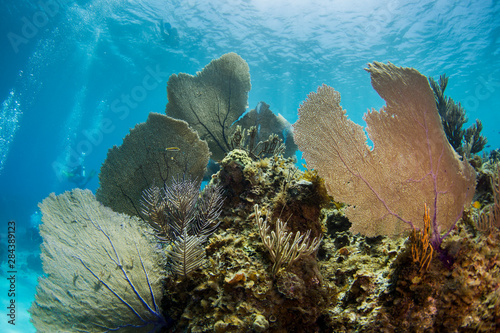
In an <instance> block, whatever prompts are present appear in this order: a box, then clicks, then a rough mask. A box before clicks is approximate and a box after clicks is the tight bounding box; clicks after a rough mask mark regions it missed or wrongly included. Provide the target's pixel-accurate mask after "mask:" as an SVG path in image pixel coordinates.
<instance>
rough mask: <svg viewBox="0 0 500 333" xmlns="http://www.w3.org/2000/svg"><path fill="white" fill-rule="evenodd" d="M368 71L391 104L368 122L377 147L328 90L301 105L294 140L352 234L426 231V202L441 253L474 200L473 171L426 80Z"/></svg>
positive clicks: (376, 66)
mask: <svg viewBox="0 0 500 333" xmlns="http://www.w3.org/2000/svg"><path fill="white" fill-rule="evenodd" d="M367 71H368V72H369V73H370V74H371V81H372V86H373V87H374V89H375V90H376V91H377V92H378V93H379V95H380V96H381V97H382V98H383V99H384V100H385V101H386V103H387V105H386V106H385V107H384V108H382V110H380V111H376V110H373V109H372V110H371V111H370V112H368V113H367V114H365V116H364V119H365V121H366V124H367V127H366V132H367V133H368V136H369V138H370V139H371V141H372V142H373V148H370V147H369V146H368V145H367V143H366V141H367V138H366V135H365V133H364V131H363V128H362V127H361V126H360V125H358V124H356V123H354V122H352V121H351V120H349V119H348V118H347V116H346V112H345V110H343V109H342V107H341V106H340V94H339V93H338V92H337V91H335V90H334V89H333V88H331V87H328V86H326V85H323V86H321V87H319V88H318V91H317V93H311V94H309V96H308V99H307V100H306V101H305V102H304V103H303V104H302V105H301V107H300V109H299V120H298V121H297V122H296V123H295V124H294V139H295V142H296V143H297V144H298V146H299V149H300V150H302V151H303V152H304V158H305V159H306V161H307V164H308V167H310V168H314V169H316V170H317V171H318V173H319V174H320V175H321V176H322V177H323V178H324V179H325V184H326V187H327V190H328V193H329V194H330V195H332V196H333V197H334V198H335V200H336V201H340V202H345V203H347V204H348V207H347V208H346V216H347V217H348V218H349V220H350V221H351V222H352V227H351V231H352V232H354V233H361V234H364V235H366V236H375V235H395V234H399V233H401V232H402V231H404V230H405V229H409V228H418V229H422V228H423V227H424V225H423V219H422V216H423V212H424V204H427V205H428V206H429V207H430V209H431V213H430V214H431V217H432V239H431V243H432V245H433V247H434V248H435V249H439V245H440V244H441V242H442V239H443V238H444V237H446V235H447V234H448V233H449V232H450V230H451V229H452V228H453V226H454V225H455V223H456V222H457V221H458V220H459V219H460V217H461V216H462V211H463V207H464V205H466V204H468V203H470V202H471V200H472V196H473V194H474V189H475V173H474V170H473V168H472V167H471V166H470V164H469V163H468V162H467V161H463V160H461V159H460V157H459V156H458V155H457V154H456V153H455V151H454V150H453V148H452V147H451V145H450V144H449V143H448V141H447V139H446V136H445V133H444V131H443V127H442V124H441V120H440V117H439V114H438V111H437V109H436V104H435V101H434V95H433V93H432V90H431V88H430V86H429V83H428V81H427V78H426V77H425V76H423V75H422V74H420V73H419V72H418V71H417V70H415V69H412V68H402V67H396V66H394V65H393V64H391V63H389V64H383V63H379V62H374V63H373V64H369V65H368V69H367ZM401 222H403V223H401ZM442 231H445V234H444V235H441V232H442Z"/></svg>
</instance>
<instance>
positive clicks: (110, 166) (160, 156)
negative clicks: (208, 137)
mask: <svg viewBox="0 0 500 333" xmlns="http://www.w3.org/2000/svg"><path fill="white" fill-rule="evenodd" d="M209 157H210V152H209V151H208V146H207V143H206V142H205V141H203V140H201V139H200V138H199V136H198V134H197V133H196V132H195V131H193V130H192V129H191V128H190V127H189V126H188V124H187V123H186V122H185V121H182V120H178V119H174V118H171V117H168V116H165V115H162V114H159V113H150V114H149V116H148V119H147V121H146V122H145V123H141V124H138V125H136V126H135V128H133V129H131V130H130V133H129V134H128V135H127V136H126V137H125V138H124V139H123V143H122V145H121V146H119V147H117V146H114V147H113V148H111V149H110V150H109V151H108V155H107V157H106V160H105V161H104V163H103V165H102V167H101V172H100V173H99V183H100V187H99V188H98V189H97V192H96V198H97V200H99V201H100V202H102V203H103V204H104V205H106V206H108V207H110V208H112V209H113V210H114V211H116V212H120V213H126V214H128V215H135V216H139V217H142V218H145V217H143V216H141V205H140V200H141V196H142V191H143V190H145V189H146V188H148V187H149V186H151V185H152V184H153V183H156V184H159V185H161V186H163V185H164V184H166V183H169V182H171V181H172V178H173V177H177V175H179V174H184V175H186V176H189V177H191V178H193V179H201V178H202V177H203V174H204V172H205V169H206V166H207V163H208V160H209Z"/></svg>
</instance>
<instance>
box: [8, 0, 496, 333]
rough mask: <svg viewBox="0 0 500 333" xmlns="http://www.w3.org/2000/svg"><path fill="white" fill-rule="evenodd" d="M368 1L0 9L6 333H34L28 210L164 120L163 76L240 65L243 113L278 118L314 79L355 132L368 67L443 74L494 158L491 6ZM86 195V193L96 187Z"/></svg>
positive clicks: (32, 4) (371, 99)
mask: <svg viewBox="0 0 500 333" xmlns="http://www.w3.org/2000/svg"><path fill="white" fill-rule="evenodd" d="M374 3H376V1H368V0H366V1H361V0H354V1H347V0H343V1H333V0H331V1H328V0H322V1H320V0H317V1H305V0H304V1H299V0H295V1H293V0H273V1H270V0H227V1H206V0H187V1H186V0H174V1H166V0H142V1H139V0H129V1H122V0H117V1H109V0H106V1H105V0H79V1H74V0H58V1H56V0H41V1H26V0H16V1H14V0H10V1H7V0H1V7H0V11H1V16H0V17H1V20H0V36H1V38H0V43H1V44H0V50H1V51H0V67H1V74H2V75H1V77H0V103H1V104H0V221H1V222H2V224H1V225H2V226H3V227H2V229H0V233H1V235H2V244H5V242H4V240H5V234H6V232H7V226H6V224H7V221H9V220H15V221H16V223H17V227H18V230H17V233H18V244H17V245H18V251H19V257H22V258H20V259H19V260H20V261H19V265H18V266H19V267H18V268H19V270H20V272H21V273H20V278H19V281H18V282H17V283H18V289H19V290H20V292H22V295H21V294H19V293H18V295H17V297H19V299H18V300H19V303H18V304H19V308H18V309H17V311H18V312H17V325H16V326H15V327H14V326H12V325H9V328H10V329H11V330H10V332H30V331H32V330H33V328H32V327H31V326H30V324H29V322H28V315H27V314H26V313H25V310H26V308H27V307H29V303H30V302H31V300H32V298H33V293H34V284H35V283H36V281H35V280H36V275H38V274H40V268H39V267H38V266H37V265H36V263H34V260H33V258H31V259H30V261H28V259H27V258H28V257H27V256H29V255H30V254H32V253H35V252H34V251H36V248H37V246H38V243H37V242H39V239H38V238H37V237H36V235H33V234H30V230H31V229H30V228H32V227H34V226H36V224H37V223H38V220H39V218H38V217H37V215H36V210H37V203H38V202H40V201H41V200H42V199H43V198H44V197H46V196H47V195H48V194H49V193H50V192H56V193H61V192H63V191H65V190H69V189H71V188H73V187H75V184H73V183H71V182H69V181H68V178H67V177H66V176H67V174H68V172H71V171H72V169H74V168H75V167H77V166H78V165H81V164H83V165H84V166H85V171H86V174H87V175H89V174H90V173H91V172H92V170H95V171H98V170H99V168H100V165H101V163H102V162H103V161H104V159H105V157H106V153H107V150H108V149H109V148H110V147H112V146H113V145H119V144H120V143H121V140H122V138H123V137H124V136H125V135H126V134H127V133H128V131H129V129H130V128H131V127H133V126H134V125H135V124H136V123H139V122H143V121H145V120H146V118H147V114H148V113H149V112H152V111H153V112H160V113H161V112H164V110H165V105H166V103H167V98H166V89H165V87H166V81H167V80H168V76H169V75H170V74H173V73H178V72H186V73H190V74H195V73H196V72H197V71H200V70H201V69H202V68H203V67H204V66H205V65H206V64H208V63H209V62H210V61H211V60H212V59H214V58H218V57H220V56H221V55H222V54H224V53H227V52H236V53H238V54H239V55H241V56H242V57H243V58H244V59H245V60H246V61H247V62H248V64H249V66H250V74H251V79H252V90H251V91H250V95H249V107H250V108H254V107H255V106H256V105H257V103H258V102H259V101H261V100H262V101H265V102H266V103H268V104H270V106H271V109H272V110H273V111H274V112H275V113H281V114H282V115H283V116H284V117H285V118H287V119H288V120H289V121H290V122H294V121H295V120H296V119H297V108H298V107H299V105H300V103H301V102H302V101H303V100H304V99H305V98H306V96H307V94H308V93H309V92H311V91H315V90H316V88H317V87H318V86H319V85H321V84H323V83H326V84H328V85H331V86H333V87H334V88H335V89H336V90H338V91H340V92H341V94H342V105H343V107H344V108H345V109H347V111H348V113H349V115H350V117H351V118H352V119H353V120H354V121H356V122H358V123H362V115H363V113H364V112H366V111H367V110H368V109H369V108H372V107H374V108H377V109H378V108H380V107H381V106H382V105H383V101H382V100H381V99H380V98H379V97H378V95H377V94H376V93H375V91H374V90H373V89H372V88H371V86H370V78H369V75H368V74H367V73H366V72H365V71H364V70H363V68H365V67H366V64H367V63H368V62H371V61H374V60H376V61H383V62H387V61H391V62H393V63H394V64H397V65H399V66H407V67H414V68H416V69H418V70H419V71H420V72H421V73H423V74H424V75H427V76H433V77H435V78H437V77H438V76H439V75H440V74H443V73H446V74H447V75H449V76H450V79H449V83H448V88H447V90H446V93H447V95H449V96H451V97H452V98H454V99H455V100H456V101H460V102H461V103H462V105H464V106H465V108H466V110H467V115H468V117H469V122H470V123H471V122H473V121H474V120H475V119H476V118H479V119H480V120H482V122H483V124H484V130H483V133H484V135H485V136H486V137H487V138H488V142H489V147H488V149H496V148H499V147H500V133H499V126H498V124H500V115H499V114H500V113H499V111H500V102H499V99H498V98H495V96H498V95H499V91H500V60H499V59H500V54H499V53H500V2H499V1H485V0H476V1H449V0H443V1H425V0H420V1H388V2H387V1H380V2H379V4H374ZM168 24H170V26H168ZM162 26H164V27H166V28H163V32H162ZM165 29H169V31H170V37H166V36H165ZM82 153H83V154H84V156H83V154H82ZM85 186H86V187H88V188H90V189H92V190H95V189H96V188H97V187H98V181H97V177H93V178H91V179H90V181H89V182H88V183H87V184H85ZM33 214H35V215H33ZM28 236H29V237H28ZM23 251H24V252H23ZM1 255H2V256H3V257H6V254H5V253H4V252H2V253H1ZM4 260H5V259H4V258H2V261H4ZM28 262H29V264H28ZM21 264H24V266H22V267H21ZM5 271H6V268H5V267H4V266H2V274H3V273H4V272H5ZM2 277H3V276H2ZM4 280H5V279H4V278H2V283H1V284H0V287H2V290H1V291H0V294H1V295H2V296H1V297H2V305H1V306H2V309H4V305H5V304H7V303H6V302H7V300H6V299H5V296H6V292H5V291H4V287H5V288H7V284H6V282H5V281H4ZM1 312H2V316H1V318H2V319H1V320H2V321H6V319H5V315H4V314H3V313H4V310H2V311H1ZM3 324H4V323H3V322H2V323H1V325H2V326H3Z"/></svg>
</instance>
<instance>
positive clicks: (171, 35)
mask: <svg viewBox="0 0 500 333" xmlns="http://www.w3.org/2000/svg"><path fill="white" fill-rule="evenodd" d="M160 32H161V36H162V37H163V40H164V41H165V43H166V44H167V45H168V46H170V47H178V46H179V33H178V32H177V29H176V28H172V26H171V25H170V23H168V22H164V21H163V20H161V24H160Z"/></svg>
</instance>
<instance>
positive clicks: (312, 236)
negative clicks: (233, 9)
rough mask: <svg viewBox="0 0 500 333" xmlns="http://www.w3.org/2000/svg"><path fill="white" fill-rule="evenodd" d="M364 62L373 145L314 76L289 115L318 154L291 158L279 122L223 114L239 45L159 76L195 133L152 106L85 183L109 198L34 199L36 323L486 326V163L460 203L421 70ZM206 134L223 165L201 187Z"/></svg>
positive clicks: (457, 179)
mask: <svg viewBox="0 0 500 333" xmlns="http://www.w3.org/2000/svg"><path fill="white" fill-rule="evenodd" d="M368 71H369V72H370V73H371V75H372V84H373V86H374V87H375V89H376V90H377V91H378V92H379V93H380V95H381V96H382V97H383V98H384V99H385V100H386V102H387V107H386V108H385V109H383V110H382V111H380V112H376V111H372V112H370V113H369V114H368V115H366V117H365V119H366V121H367V124H368V129H367V131H368V134H369V135H370V138H371V139H372V140H373V143H374V147H373V149H369V147H367V146H366V144H365V140H366V137H365V135H364V133H363V130H362V128H361V127H360V126H359V125H356V124H354V123H352V122H350V121H349V120H348V119H347V117H346V116H345V111H344V110H342V108H341V107H340V105H339V103H340V95H339V94H338V93H337V92H336V91H334V90H333V89H332V88H329V87H327V86H323V87H320V88H319V89H318V93H316V94H311V95H309V98H308V100H307V101H306V102H305V103H304V104H303V105H302V106H301V110H300V118H299V121H298V123H296V124H295V128H296V130H297V135H296V138H297V139H298V140H297V142H298V144H299V146H301V147H302V149H303V150H304V151H305V156H306V159H307V160H308V162H309V163H310V165H309V166H308V167H310V168H311V167H314V168H315V169H306V170H305V171H301V170H299V169H298V168H297V167H296V166H295V163H296V161H295V159H294V158H291V157H289V158H287V157H283V155H282V154H281V153H282V152H283V148H284V147H283V145H282V144H283V141H285V142H286V143H287V144H288V143H290V142H291V141H290V139H289V138H288V139H287V138H286V136H285V135H283V134H282V136H281V137H280V136H278V135H277V134H276V133H272V128H280V131H281V129H285V130H288V129H289V124H287V123H286V122H284V121H280V120H279V117H277V118H276V119H274V118H273V116H272V112H271V111H270V110H269V109H268V106H267V105H265V104H263V103H260V104H259V106H258V107H257V108H256V110H255V111H252V112H250V113H249V114H248V116H246V118H245V116H244V117H243V118H242V119H246V120H245V122H242V124H241V126H240V125H239V124H237V123H234V124H233V122H234V120H231V119H233V118H234V117H235V115H236V114H238V113H239V112H240V111H241V110H240V109H241V108H243V106H242V105H243V100H245V102H246V94H247V93H248V89H249V85H250V84H249V75H248V66H247V65H246V63H244V61H243V60H242V59H241V58H239V56H237V55H236V54H228V55H224V56H222V57H221V59H218V60H214V61H213V62H212V63H210V64H209V65H208V66H207V67H206V68H205V69H204V71H203V72H202V73H199V74H198V76H197V77H192V76H188V75H185V74H179V76H173V77H171V80H169V84H170V83H171V82H173V84H172V87H170V88H169V89H171V90H169V105H170V107H169V106H167V113H168V112H169V108H170V111H172V110H173V109H176V111H175V112H180V113H182V112H187V113H189V112H191V114H190V115H188V117H195V118H197V117H198V118H197V119H195V120H193V119H189V120H188V119H186V120H188V121H189V124H190V125H191V126H193V128H195V129H196V130H199V131H200V136H202V137H204V138H206V139H207V141H208V142H209V143H208V144H207V143H206V142H205V141H203V140H201V139H200V137H199V136H198V134H197V133H196V131H194V130H193V129H191V128H190V127H189V126H188V123H186V122H185V121H182V120H177V119H173V118H170V117H168V116H164V115H159V114H150V115H149V118H148V121H147V122H146V123H144V124H140V125H138V126H136V128H135V129H133V130H131V132H130V134H129V135H128V136H127V137H126V138H125V139H124V142H123V144H122V146H120V147H114V148H112V149H111V150H110V151H109V154H108V157H107V159H106V162H105V163H104V165H103V167H102V169H101V175H100V179H101V187H100V188H99V191H98V196H99V197H100V200H101V202H103V203H105V204H107V205H109V206H110V207H111V208H112V209H113V210H112V209H110V208H108V207H104V206H103V205H102V204H101V203H99V202H98V201H97V200H96V198H95V197H94V196H93V195H92V193H91V192H90V191H83V190H79V189H76V190H73V191H72V192H66V193H64V194H62V195H59V196H56V195H54V194H51V195H50V196H49V197H48V198H46V199H45V200H44V201H43V203H42V204H40V208H41V210H42V213H43V218H42V220H43V224H42V225H41V227H40V233H41V236H42V237H43V245H42V260H43V270H44V272H45V274H46V275H45V276H44V277H42V278H40V280H39V281H40V282H39V286H38V288H37V294H36V296H35V302H34V303H33V304H32V307H31V309H30V313H31V315H32V321H33V324H34V326H35V327H36V329H37V330H38V331H40V332H61V331H64V332H67V331H86V332H109V331H117V332H142V331H145V332H146V331H147V332H270V333H283V332H445V331H446V332H458V331H460V332H493V331H499V330H500V320H499V318H500V283H499V281H500V259H499V258H500V248H499V246H498V244H499V242H500V230H499V226H498V206H499V199H498V198H500V185H499V181H498V178H499V177H500V171H499V170H500V169H499V167H498V163H496V162H495V161H494V159H490V160H489V161H487V162H486V161H484V160H481V158H479V157H478V156H475V157H474V159H472V160H471V163H473V164H474V167H475V168H476V170H477V172H478V175H479V177H478V179H479V183H478V187H477V188H478V193H477V194H476V196H475V199H476V200H479V201H478V202H476V203H474V205H472V206H471V207H467V208H466V209H465V210H464V209H463V205H464V204H468V203H469V202H470V199H471V198H472V192H473V191H474V179H475V178H474V170H473V169H472V167H471V166H470V165H469V164H467V163H466V162H463V161H461V160H460V159H459V158H458V155H457V154H456V153H455V152H454V151H453V149H452V147H451V146H450V144H449V143H448V141H447V140H446V136H445V134H444V132H443V128H442V125H441V119H440V118H439V116H438V113H437V110H436V109H435V101H434V98H433V95H432V91H431V90H430V87H429V85H428V83H427V79H426V78H425V77H423V76H422V75H420V74H419V73H418V72H417V71H416V70H414V69H408V68H397V67H395V66H393V65H391V64H389V65H384V64H381V63H374V64H372V65H370V68H369V69H368ZM247 75H248V77H247ZM247 80H248V82H247ZM247 88H248V89H247ZM443 90H444V88H443ZM233 98H235V100H233ZM233 102H235V103H234V104H233ZM229 103H231V105H233V106H234V107H235V108H236V109H234V110H233V109H232V106H231V107H230V106H229ZM177 108H178V109H177ZM186 108H187V109H186ZM207 110H208V111H207ZM332 110H333V112H332ZM434 111H435V112H434ZM172 112H174V111H172ZM205 112H206V113H205ZM214 112H215V113H214ZM202 113H203V116H202V117H201V115H202ZM214 115H215V116H214ZM239 115H241V113H239ZM204 117H215V118H213V119H215V122H214V123H212V124H209V123H208V122H206V119H208V118H204ZM238 117H239V116H237V117H236V118H238ZM213 119H212V120H213ZM259 119H260V120H259ZM262 119H265V122H269V123H272V124H271V129H269V128H266V127H265V126H262V124H259V122H262V121H263V120H262ZM272 119H274V120H276V123H273V121H274V120H272ZM212 120H211V121H212ZM231 125H232V126H231ZM278 125H279V126H278ZM233 126H234V127H233ZM247 126H248V127H247ZM259 126H260V130H259ZM280 126H281V127H280ZM242 127H247V128H242ZM268 132H271V133H268ZM268 134H270V135H269V139H268V140H264V141H262V140H263V139H265V136H266V135H268ZM231 135H232V137H231ZM325 135H326V136H328V138H335V140H326V139H324V137H325ZM464 135H465V134H464ZM257 140H261V141H262V143H261V145H262V146H263V149H262V150H258V149H255V148H256V147H257V146H258V144H257V143H256V141H257ZM209 145H210V149H211V150H212V149H213V151H214V153H215V157H216V159H217V160H219V161H218V164H219V169H218V171H217V172H216V173H215V174H213V176H212V177H211V179H210V181H209V184H208V185H207V186H206V187H205V188H204V189H203V190H202V191H201V192H200V190H199V187H200V181H201V176H202V174H203V171H204V169H205V167H206V164H207V162H208V160H209V155H210V152H209V149H208V146H209ZM214 147H215V148H214ZM233 148H236V149H233ZM293 150H294V149H292V151H293ZM322 175H323V176H324V178H322V177H321V176H322ZM334 190H335V191H334ZM329 193H330V194H331V195H333V196H331V195H330V194H329ZM115 197H116V198H115ZM334 200H336V201H334ZM343 202H345V204H344V203H343ZM257 207H258V208H257ZM115 211H119V212H123V211H125V212H127V213H128V214H130V215H136V216H128V215H126V214H120V213H117V212H115ZM263 216H266V218H265V219H264V218H263ZM391 216H392V221H387V219H388V217H389V218H391ZM460 217H462V219H461V220H460V221H459V222H457V220H459V219H460ZM360 220H361V222H360ZM397 220H402V221H403V222H408V225H409V226H410V228H408V227H407V226H406V228H405V224H404V223H401V221H397ZM438 222H439V225H438ZM411 226H413V228H411ZM439 226H441V227H443V228H446V229H447V233H446V235H447V236H448V237H446V238H444V236H441V235H440V233H439V231H440V230H439ZM484 226H487V227H484ZM353 231H355V232H360V233H357V234H355V233H353ZM389 235H390V236H389ZM433 238H434V242H433ZM436 238H437V240H436ZM436 243H437V245H436ZM436 251H437V252H440V251H441V253H446V254H447V255H448V256H449V257H450V258H451V259H452V260H449V261H446V262H444V261H440V260H436V257H437V256H436V255H435V253H436Z"/></svg>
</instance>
